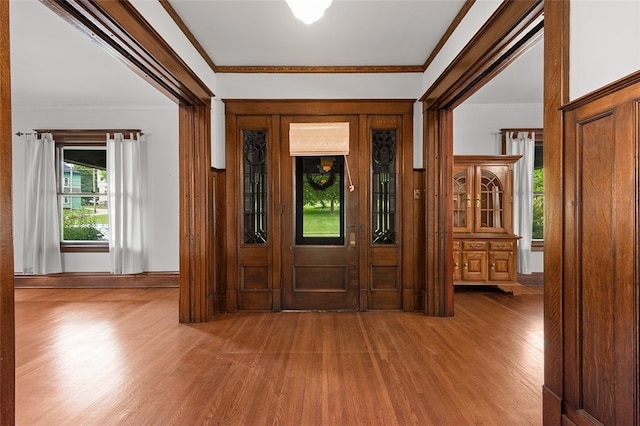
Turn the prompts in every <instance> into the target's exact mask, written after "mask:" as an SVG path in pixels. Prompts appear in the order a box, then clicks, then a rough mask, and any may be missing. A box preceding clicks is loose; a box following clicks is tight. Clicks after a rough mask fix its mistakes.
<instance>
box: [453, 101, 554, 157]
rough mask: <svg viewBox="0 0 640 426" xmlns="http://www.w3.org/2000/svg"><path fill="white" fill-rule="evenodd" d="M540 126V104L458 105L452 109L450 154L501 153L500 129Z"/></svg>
mask: <svg viewBox="0 0 640 426" xmlns="http://www.w3.org/2000/svg"><path fill="white" fill-rule="evenodd" d="M516 127H519V128H532V127H533V128H538V127H539V128H542V104H510V105H505V104H462V105H460V106H459V107H458V108H456V109H454V110H453V153H454V154H456V155H483V154H484V155H497V154H501V149H502V142H501V139H500V129H505V128H516Z"/></svg>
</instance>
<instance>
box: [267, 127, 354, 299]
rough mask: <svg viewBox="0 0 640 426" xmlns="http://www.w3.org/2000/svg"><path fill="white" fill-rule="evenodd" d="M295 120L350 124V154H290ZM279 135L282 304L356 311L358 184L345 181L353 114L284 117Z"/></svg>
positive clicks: (351, 173) (349, 170)
mask: <svg viewBox="0 0 640 426" xmlns="http://www.w3.org/2000/svg"><path fill="white" fill-rule="evenodd" d="M294 120H295V121H300V120H303V121H304V120H313V121H321V122H347V123H349V154H348V155H346V156H345V155H333V154H334V153H326V154H322V155H305V156H291V155H290V154H289V125H290V123H292V122H293V121H294ZM280 135H281V141H282V143H281V147H282V152H281V158H282V160H283V161H282V171H281V176H280V188H279V190H280V194H281V199H282V223H283V224H286V225H284V226H283V227H282V265H283V268H282V271H283V273H282V308H283V309H314V310H316V309H317V310H357V309H358V308H359V298H358V295H359V294H358V293H359V292H358V289H359V280H358V272H359V262H358V258H359V256H358V252H359V247H358V246H359V241H358V233H359V232H358V230H359V227H358V196H359V188H358V185H352V183H351V182H352V181H350V176H357V175H358V168H359V167H358V125H357V117H355V116H332V117H313V118H310V117H309V118H305V117H297V118H294V117H283V120H282V122H281V130H280ZM352 179H353V178H352ZM350 189H352V190H350Z"/></svg>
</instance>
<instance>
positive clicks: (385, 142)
mask: <svg viewBox="0 0 640 426" xmlns="http://www.w3.org/2000/svg"><path fill="white" fill-rule="evenodd" d="M371 167H372V173H371V178H372V182H371V184H372V188H371V198H372V199H371V214H372V218H371V219H372V227H373V229H372V234H373V238H372V243H373V244H395V243H396V242H397V241H396V131H395V130H374V131H373V132H372V164H371Z"/></svg>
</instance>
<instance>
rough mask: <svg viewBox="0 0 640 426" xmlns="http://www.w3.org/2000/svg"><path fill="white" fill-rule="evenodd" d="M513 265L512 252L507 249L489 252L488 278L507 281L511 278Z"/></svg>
mask: <svg viewBox="0 0 640 426" xmlns="http://www.w3.org/2000/svg"><path fill="white" fill-rule="evenodd" d="M514 268H515V265H514V262H513V254H512V253H510V252H508V251H494V252H489V280H490V281H509V280H512V279H513V278H512V271H514Z"/></svg>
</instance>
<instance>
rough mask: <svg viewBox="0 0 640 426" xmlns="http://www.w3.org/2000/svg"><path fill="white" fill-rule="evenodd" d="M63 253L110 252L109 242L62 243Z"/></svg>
mask: <svg viewBox="0 0 640 426" xmlns="http://www.w3.org/2000/svg"><path fill="white" fill-rule="evenodd" d="M60 251H61V252H62V253H109V243H108V242H100V243H61V244H60Z"/></svg>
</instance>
